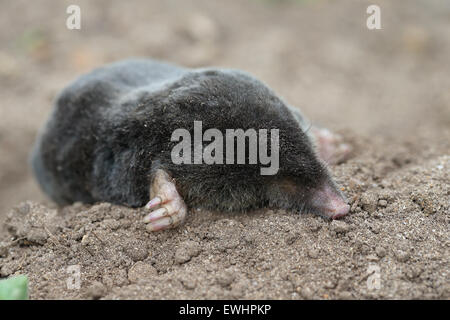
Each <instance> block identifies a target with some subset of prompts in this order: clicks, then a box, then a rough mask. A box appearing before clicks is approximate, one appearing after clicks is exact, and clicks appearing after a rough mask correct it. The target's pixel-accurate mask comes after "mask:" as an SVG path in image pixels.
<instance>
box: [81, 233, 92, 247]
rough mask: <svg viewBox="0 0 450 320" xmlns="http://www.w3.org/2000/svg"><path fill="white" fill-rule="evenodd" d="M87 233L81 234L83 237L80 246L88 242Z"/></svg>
mask: <svg viewBox="0 0 450 320" xmlns="http://www.w3.org/2000/svg"><path fill="white" fill-rule="evenodd" d="M89 240H90V239H89V235H88V234H85V235H84V236H83V238H81V245H82V246H87V245H88V244H89Z"/></svg>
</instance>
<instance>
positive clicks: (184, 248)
mask: <svg viewBox="0 0 450 320" xmlns="http://www.w3.org/2000/svg"><path fill="white" fill-rule="evenodd" d="M199 253H200V246H199V245H198V243H197V242H195V241H191V240H188V241H185V242H183V243H182V244H181V245H180V247H179V248H178V249H177V251H175V262H176V263H178V264H183V263H185V262H188V261H190V260H191V259H192V258H193V257H196V256H198V255H199Z"/></svg>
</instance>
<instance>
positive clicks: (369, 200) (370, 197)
mask: <svg viewBox="0 0 450 320" xmlns="http://www.w3.org/2000/svg"><path fill="white" fill-rule="evenodd" d="M360 201H361V205H362V208H363V210H365V211H367V212H368V213H372V212H374V211H375V210H376V209H377V202H378V197H377V195H375V194H373V193H370V192H366V193H363V194H362V196H361V200H360Z"/></svg>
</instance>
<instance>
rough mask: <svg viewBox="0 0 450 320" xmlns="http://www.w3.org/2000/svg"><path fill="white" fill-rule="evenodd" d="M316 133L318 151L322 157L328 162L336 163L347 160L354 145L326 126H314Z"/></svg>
mask: <svg viewBox="0 0 450 320" xmlns="http://www.w3.org/2000/svg"><path fill="white" fill-rule="evenodd" d="M312 133H313V134H314V137H315V140H316V144H317V149H318V150H317V151H318V152H319V156H320V158H321V159H322V160H323V161H325V162H326V163H328V164H336V163H340V162H343V161H345V160H347V158H348V156H349V155H350V152H351V151H352V147H351V146H350V145H349V144H347V143H344V142H343V139H342V137H341V136H340V135H338V134H336V133H332V132H331V131H329V130H328V129H324V128H317V127H313V128H312Z"/></svg>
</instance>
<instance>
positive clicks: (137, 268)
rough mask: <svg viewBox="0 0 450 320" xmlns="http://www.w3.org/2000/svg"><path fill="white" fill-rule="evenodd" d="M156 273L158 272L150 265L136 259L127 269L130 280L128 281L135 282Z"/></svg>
mask: <svg viewBox="0 0 450 320" xmlns="http://www.w3.org/2000/svg"><path fill="white" fill-rule="evenodd" d="M157 274H158V272H157V271H156V269H155V268H154V267H153V266H152V265H150V264H148V263H145V262H142V261H138V262H136V263H135V264H134V265H133V266H132V267H131V268H130V270H128V280H130V282H134V283H136V282H139V281H142V280H146V279H148V278H150V277H152V276H155V275H157Z"/></svg>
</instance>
